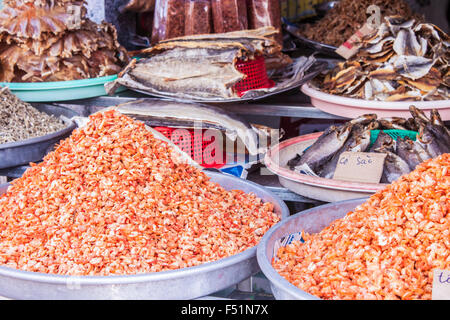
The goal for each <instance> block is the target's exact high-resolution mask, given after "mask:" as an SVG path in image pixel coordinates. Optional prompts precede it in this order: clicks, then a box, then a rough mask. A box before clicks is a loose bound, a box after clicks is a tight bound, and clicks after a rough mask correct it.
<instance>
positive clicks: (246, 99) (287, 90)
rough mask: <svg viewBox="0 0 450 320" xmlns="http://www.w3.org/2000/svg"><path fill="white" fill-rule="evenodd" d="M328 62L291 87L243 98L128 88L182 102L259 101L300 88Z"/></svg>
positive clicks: (311, 70) (313, 68) (319, 62)
mask: <svg viewBox="0 0 450 320" xmlns="http://www.w3.org/2000/svg"><path fill="white" fill-rule="evenodd" d="M327 65H328V64H327V63H324V62H323V61H318V62H316V63H315V64H314V65H313V66H311V68H310V69H309V70H308V71H307V72H306V73H305V76H304V77H303V78H302V79H301V80H300V81H297V82H296V83H294V84H292V85H290V86H289V87H286V88H283V89H279V90H275V91H273V92H270V93H266V94H263V95H257V96H253V97H242V98H230V99H220V98H216V99H208V98H200V97H199V98H182V97H180V96H179V94H173V95H170V94H161V93H153V92H147V91H143V90H139V89H133V88H128V89H129V90H131V91H135V92H139V93H142V94H145V95H148V96H152V97H159V98H165V99H170V100H175V101H180V102H195V103H210V104H213V103H214V104H216V103H218V104H219V103H220V104H226V103H236V102H241V103H242V102H252V101H259V100H263V99H267V98H269V97H272V96H275V95H278V94H280V93H286V92H289V91H292V90H296V89H299V88H300V87H301V86H302V85H304V84H305V83H307V82H308V81H310V80H312V79H314V78H315V77H316V76H317V75H318V74H319V73H321V72H322V71H324V70H325V69H326V68H327Z"/></svg>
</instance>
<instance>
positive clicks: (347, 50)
mask: <svg viewBox="0 0 450 320" xmlns="http://www.w3.org/2000/svg"><path fill="white" fill-rule="evenodd" d="M373 32H374V29H373V28H372V27H371V25H369V24H368V23H365V24H364V25H363V26H362V27H361V29H359V30H358V31H356V32H355V33H354V34H353V35H352V36H351V37H350V38H349V39H348V40H347V41H345V42H344V43H343V44H341V46H340V47H339V48H337V49H336V50H335V52H336V53H337V54H338V55H340V56H342V57H344V58H345V59H350V58H351V57H353V56H354V55H355V54H356V53H357V52H358V50H359V48H361V45H362V43H361V39H362V38H363V37H364V36H366V35H368V34H371V33H373Z"/></svg>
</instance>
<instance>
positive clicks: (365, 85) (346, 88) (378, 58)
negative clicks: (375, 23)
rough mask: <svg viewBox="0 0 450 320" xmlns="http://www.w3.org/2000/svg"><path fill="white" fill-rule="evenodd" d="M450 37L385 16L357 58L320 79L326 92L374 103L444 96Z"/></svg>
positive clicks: (448, 78)
mask: <svg viewBox="0 0 450 320" xmlns="http://www.w3.org/2000/svg"><path fill="white" fill-rule="evenodd" d="M449 44H450V42H449V37H448V35H447V34H446V33H444V32H443V31H442V30H440V29H439V28H438V27H436V26H434V25H432V24H427V23H418V22H415V21H414V20H409V21H406V20H404V19H402V18H401V17H397V16H391V17H386V18H385V21H384V23H383V24H381V26H380V28H379V29H378V30H377V31H376V32H374V33H372V34H370V35H368V36H366V37H364V38H363V39H362V47H361V49H360V50H359V52H358V53H357V55H356V56H354V57H352V58H351V59H349V60H347V61H345V62H340V63H338V65H337V66H336V67H335V68H334V69H333V70H331V71H330V72H328V73H327V74H326V75H325V76H323V77H321V78H320V79H319V82H320V83H319V84H318V87H319V88H320V89H321V90H322V91H324V92H327V93H330V94H335V95H340V96H346V97H351V98H359V99H367V100H379V101H428V100H447V99H449V98H450V95H449V89H448V88H449V83H450V75H449V58H450V52H449V50H448V46H449Z"/></svg>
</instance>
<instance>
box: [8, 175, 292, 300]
mask: <svg viewBox="0 0 450 320" xmlns="http://www.w3.org/2000/svg"><path fill="white" fill-rule="evenodd" d="M205 173H206V174H207V175H208V176H210V177H211V180H212V181H214V182H216V183H219V184H220V185H221V186H222V187H224V188H225V189H227V190H231V189H239V190H242V191H244V192H247V193H249V192H253V193H254V194H256V195H257V196H258V197H259V198H261V199H262V200H263V201H264V202H272V203H273V204H274V206H275V212H276V213H277V214H278V215H280V216H281V217H282V218H286V217H288V216H289V210H288V208H287V206H286V204H285V203H284V202H283V201H282V200H281V199H279V198H278V197H277V196H275V195H273V194H272V193H271V192H269V191H267V190H266V189H265V188H263V187H261V186H260V185H257V184H256V183H253V182H249V181H246V180H243V179H239V178H236V177H234V176H231V175H225V174H220V173H215V172H205ZM6 189H7V185H3V186H0V194H2V193H4V192H5V191H6ZM259 271H260V269H259V266H258V262H257V261H256V247H253V248H250V249H247V250H245V251H243V252H241V253H239V254H236V255H234V256H231V257H228V258H224V259H220V260H218V261H214V262H209V263H205V264H202V265H199V266H195V267H189V268H183V269H179V270H173V271H163V272H155V273H148V274H138V275H124V276H76V277H75V276H62V275H52V274H44V273H37V272H29V271H21V270H17V269H13V268H9V267H0V296H5V297H8V298H13V299H28V300H30V299H50V300H57V299H70V300H78V299H85V300H87V299H91V300H92V299H102V300H103V299H133V300H135V299H159V300H163V299H171V300H172V299H177V300H184V299H194V298H199V297H202V296H206V295H209V294H211V293H214V292H217V291H220V290H222V289H225V288H228V287H230V286H232V285H234V284H237V283H239V282H241V281H242V280H245V279H247V278H249V277H250V276H252V275H253V274H255V273H257V272H259Z"/></svg>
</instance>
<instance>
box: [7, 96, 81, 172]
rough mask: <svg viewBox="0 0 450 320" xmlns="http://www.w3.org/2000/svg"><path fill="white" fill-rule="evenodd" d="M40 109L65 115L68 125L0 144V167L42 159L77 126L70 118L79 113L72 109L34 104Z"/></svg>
mask: <svg viewBox="0 0 450 320" xmlns="http://www.w3.org/2000/svg"><path fill="white" fill-rule="evenodd" d="M33 106H34V107H35V108H36V109H38V110H39V111H42V112H45V113H47V114H49V115H54V116H57V117H59V116H64V117H65V118H66V119H64V121H65V122H66V124H67V127H66V128H64V129H63V130H60V131H57V132H54V133H51V134H47V135H45V136H42V137H36V138H31V139H27V140H24V141H19V142H9V143H4V144H0V169H5V168H12V167H17V166H20V165H24V164H28V163H30V162H37V161H41V160H42V158H43V157H44V156H45V155H46V154H47V153H48V152H49V151H51V150H52V149H53V147H54V145H55V144H56V143H58V142H59V141H60V140H62V139H64V138H67V137H68V136H69V135H70V134H71V132H72V131H73V130H74V129H75V128H76V127H77V126H76V124H75V122H73V121H72V120H70V118H72V117H74V116H78V113H76V112H75V111H73V110H72V109H69V108H65V107H60V106H58V107H57V106H53V105H48V104H36V105H33Z"/></svg>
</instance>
